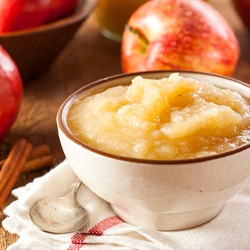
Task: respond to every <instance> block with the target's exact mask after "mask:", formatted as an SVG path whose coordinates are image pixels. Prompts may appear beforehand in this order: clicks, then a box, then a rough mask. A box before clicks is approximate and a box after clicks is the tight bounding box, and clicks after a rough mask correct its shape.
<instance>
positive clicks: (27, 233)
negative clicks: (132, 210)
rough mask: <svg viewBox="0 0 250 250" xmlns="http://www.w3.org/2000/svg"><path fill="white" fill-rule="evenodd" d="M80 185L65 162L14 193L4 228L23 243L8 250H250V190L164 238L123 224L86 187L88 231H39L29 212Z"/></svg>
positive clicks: (83, 195)
mask: <svg viewBox="0 0 250 250" xmlns="http://www.w3.org/2000/svg"><path fill="white" fill-rule="evenodd" d="M75 179H76V176H75V174H74V173H73V171H72V169H71V166H70V164H69V163H68V162H67V161H66V160H65V161H64V162H62V163H61V164H59V165H58V166H57V167H55V168H54V169H53V170H51V171H50V172H49V173H47V174H46V175H44V176H42V177H40V178H37V179H35V180H34V181H33V182H32V183H29V184H28V185H26V186H24V187H21V188H18V189H15V190H14V191H13V195H14V196H16V197H17V200H16V201H14V202H13V203H12V204H11V205H9V206H8V207H7V208H6V209H5V213H6V215H7V216H8V217H7V218H6V219H5V220H4V221H3V226H4V228H5V229H7V230H8V231H9V232H10V233H15V234H18V235H19V236H20V238H19V239H18V240H17V242H16V243H14V244H13V245H11V246H9V247H8V250H13V249H18V250H33V249H36V250H47V249H50V250H51V249H59V250H60V249H62V250H63V249H67V250H80V249H87V250H88V249H91V250H93V249H95V250H99V249H100V250H104V249H119V250H120V249H121V250H125V249H126V250H127V249H143V250H149V249H150V250H158V249H167V250H182V249H183V250H185V249H188V250H190V249H192V250H200V249H202V250H206V249H209V250H210V249H213V250H235V249H237V250H249V249H250V184H249V185H248V186H247V187H245V188H244V189H243V190H242V191H241V192H240V193H238V194H237V195H236V196H235V197H233V198H232V199H231V200H229V201H228V202H227V203H226V204H225V206H224V208H223V210H222V212H221V213H220V214H219V215H218V216H217V217H216V218H215V219H213V220H211V221H210V222H208V223H206V224H204V225H202V226H199V227H195V228H192V229H188V230H182V231H173V232H159V231H154V230H150V229H147V228H143V227H138V226H132V225H129V224H128V223H125V222H123V221H122V220H121V219H120V218H119V217H117V216H116V215H115V214H114V212H113V211H112V209H111V207H110V206H109V204H108V203H107V202H105V201H104V200H102V199H101V198H99V197H98V196H97V195H95V194H94V193H93V192H91V191H90V190H89V189H88V188H87V187H86V186H84V185H81V187H80V190H79V192H78V200H79V203H80V204H81V205H82V206H83V207H84V208H85V209H86V210H87V211H88V214H89V224H88V226H86V227H85V228H83V229H82V230H81V231H79V232H75V233H68V234H50V233H46V232H43V231H41V230H39V229H38V228H37V227H36V226H34V225H33V223H32V222H31V221H30V219H29V216H28V210H29V208H30V207H31V206H32V204H33V203H34V202H36V201H37V200H38V199H40V198H43V197H45V196H46V197H48V196H62V195H64V194H65V193H66V192H67V190H68V189H69V188H70V186H71V185H72V183H73V181H74V180H75Z"/></svg>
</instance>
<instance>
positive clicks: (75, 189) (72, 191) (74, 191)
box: [68, 178, 82, 197]
mask: <svg viewBox="0 0 250 250" xmlns="http://www.w3.org/2000/svg"><path fill="white" fill-rule="evenodd" d="M81 184H82V181H81V180H80V179H79V178H77V179H76V180H75V181H74V182H73V184H72V186H71V187H70V189H69V191H68V194H69V195H71V194H72V195H73V196H74V197H75V196H76V194H77V192H78V190H79V188H80V186H81Z"/></svg>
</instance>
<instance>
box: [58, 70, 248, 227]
mask: <svg viewBox="0 0 250 250" xmlns="http://www.w3.org/2000/svg"><path fill="white" fill-rule="evenodd" d="M57 126H58V134H59V138H60V142H61V145H62V148H63V151H64V153H65V156H66V159H67V160H68V161H69V162H70V163H71V165H72V169H73V170H74V172H75V173H76V175H77V176H78V177H79V178H80V179H81V180H82V182H83V183H84V184H85V185H86V186H87V187H88V188H89V189H90V190H92V191H93V192H94V193H96V194H97V195H98V196H100V197H101V198H102V199H104V200H106V201H107V202H108V203H109V204H110V206H111V207H112V209H113V211H114V212H115V213H116V214H117V215H118V216H119V217H120V218H121V219H123V220H124V221H126V222H128V223H130V224H133V225H138V226H144V227H147V228H150V229H155V230H181V229H187V228H191V227H195V226H199V225H201V224H203V223H205V222H208V221H209V220H211V219H213V218H214V217H215V216H217V215H218V214H219V212H220V211H221V210H222V209H223V205H224V204H225V202H227V200H228V199H230V198H231V197H233V196H234V195H235V194H237V193H238V192H239V191H240V190H241V189H242V188H244V187H245V186H246V184H247V183H248V182H249V177H250V87H249V86H248V85H247V84H245V83H243V82H241V81H238V80H236V79H233V78H228V77H224V76H220V75H214V74H209V73H200V72H189V71H152V72H138V73H131V74H121V75H116V76H111V77H107V78H104V79H100V80H98V81H95V82H93V83H90V84H88V85H86V86H83V87H82V88H80V89H79V90H77V91H76V92H75V93H73V94H72V95H71V96H69V97H68V98H67V99H66V100H65V102H64V103H63V104H62V105H61V107H60V108H59V110H58V114H57Z"/></svg>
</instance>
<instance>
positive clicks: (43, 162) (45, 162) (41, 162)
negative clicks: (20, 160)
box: [21, 155, 54, 174]
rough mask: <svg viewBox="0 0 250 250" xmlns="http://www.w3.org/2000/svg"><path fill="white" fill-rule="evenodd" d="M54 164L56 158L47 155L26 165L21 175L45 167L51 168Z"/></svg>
mask: <svg viewBox="0 0 250 250" xmlns="http://www.w3.org/2000/svg"><path fill="white" fill-rule="evenodd" d="M53 162H54V157H53V156H52V155H45V156H41V157H39V158H34V159H31V160H29V161H27V162H26V163H25V165H24V166H23V169H22V171H21V173H22V174H23V173H28V172H31V171H35V170H38V169H41V168H44V167H48V166H51V165H52V164H53Z"/></svg>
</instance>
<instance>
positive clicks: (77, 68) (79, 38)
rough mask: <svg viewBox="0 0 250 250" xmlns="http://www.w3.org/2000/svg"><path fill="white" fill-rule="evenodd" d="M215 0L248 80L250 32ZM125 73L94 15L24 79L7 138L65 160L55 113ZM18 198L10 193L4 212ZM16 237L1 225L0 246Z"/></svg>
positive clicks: (224, 2)
mask: <svg viewBox="0 0 250 250" xmlns="http://www.w3.org/2000/svg"><path fill="white" fill-rule="evenodd" d="M211 3H212V4H213V5H214V6H215V7H216V8H217V9H218V10H219V11H220V12H221V13H222V14H223V15H224V16H225V17H226V19H227V20H228V21H229V23H230V24H231V25H232V27H233V28H234V30H235V32H236V35H237V37H238V39H239V43H240V46H241V56H240V60H239V63H238V67H237V69H236V72H235V75H234V77H235V78H237V79H239V80H242V81H245V82H247V83H249V84H250V35H249V33H248V32H247V30H246V29H245V27H244V26H243V25H242V23H241V21H240V20H239V18H238V16H237V15H236V14H235V12H234V10H233V9H232V7H231V5H230V2H229V0H220V1H216V0H213V1H211ZM118 73H121V66H120V44H119V43H116V42H113V41H110V40H108V39H106V38H104V37H103V36H102V35H100V33H99V30H98V25H97V23H96V22H95V20H94V18H93V17H91V18H89V19H88V20H87V22H86V23H85V24H84V25H83V26H82V27H81V28H80V29H79V31H78V33H77V34H76V35H75V37H74V38H73V39H72V41H71V42H70V43H69V44H68V46H67V47H66V48H65V50H64V51H63V52H62V53H61V54H60V56H59V57H58V58H57V60H56V62H55V63H54V64H53V65H52V67H51V68H50V69H49V71H48V72H46V73H45V74H44V75H42V76H41V77H39V78H38V79H36V80H34V81H32V82H29V83H27V84H25V86H24V98H23V103H22V107H21V111H20V114H19V116H18V119H17V121H16V123H15V124H14V126H13V127H12V130H11V132H10V134H9V135H8V136H7V138H6V140H7V141H8V142H9V143H13V142H14V141H15V140H16V139H17V138H19V137H26V138H28V139H30V140H31V141H32V142H33V143H34V144H36V143H40V142H46V143H47V144H49V146H50V147H51V150H52V153H53V155H54V156H55V158H56V160H55V165H56V164H58V163H60V162H61V161H62V160H63V159H64V154H63V152H62V149H61V146H60V143H59V139H58V136H57V128H56V113H57V110H58V108H59V106H60V104H61V103H62V102H63V101H64V100H65V98H66V97H68V96H69V95H70V94H71V93H73V92H74V91H75V90H77V89H78V88H80V87H81V86H82V85H84V84H87V83H89V82H92V81H94V80H97V79H100V78H103V77H105V76H109V75H114V74H118ZM46 171H48V169H46V170H42V171H36V172H33V173H29V174H23V175H22V176H21V177H20V179H19V180H18V183H17V184H16V187H18V186H22V185H25V184H26V183H28V182H30V181H32V180H33V179H34V178H35V177H37V176H41V175H43V174H44V173H46ZM13 200H14V198H13V197H12V196H11V195H10V197H9V198H8V200H7V201H6V203H5V204H4V206H3V207H2V208H1V211H0V220H1V222H2V220H3V219H4V218H5V215H4V213H3V210H4V208H5V207H6V206H7V205H8V204H10V203H11V202H12V201H13ZM17 238H18V236H16V235H12V234H10V233H9V232H7V231H6V230H5V229H4V228H3V227H2V226H1V227H0V250H3V249H6V248H7V246H9V245H10V244H11V243H13V242H14V241H15V240H16V239H17Z"/></svg>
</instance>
